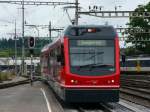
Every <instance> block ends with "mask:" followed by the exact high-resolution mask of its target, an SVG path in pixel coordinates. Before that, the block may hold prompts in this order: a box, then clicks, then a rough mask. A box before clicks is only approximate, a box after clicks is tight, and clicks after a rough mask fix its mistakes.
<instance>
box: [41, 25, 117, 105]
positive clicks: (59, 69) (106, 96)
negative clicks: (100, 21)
mask: <svg viewBox="0 0 150 112" xmlns="http://www.w3.org/2000/svg"><path fill="white" fill-rule="evenodd" d="M119 60H120V58H119V40H118V36H117V33H116V31H115V29H114V28H113V27H112V26H98V25H89V26H68V28H67V29H66V30H65V31H64V33H63V35H62V36H61V37H59V38H58V39H57V40H56V41H55V42H53V43H50V44H48V45H46V46H45V47H44V48H43V49H42V51H41V72H42V75H43V77H44V78H45V79H46V81H47V82H48V83H49V84H50V85H51V87H52V88H53V89H54V91H55V92H56V94H57V95H58V96H59V97H60V98H61V99H63V100H64V101H66V102H94V103H96V102H118V101H119V87H120V65H119Z"/></svg>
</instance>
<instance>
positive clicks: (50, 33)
mask: <svg viewBox="0 0 150 112" xmlns="http://www.w3.org/2000/svg"><path fill="white" fill-rule="evenodd" d="M51 27H52V25H51V21H50V22H49V43H50V42H51V40H52V38H51V36H52V32H51Z"/></svg>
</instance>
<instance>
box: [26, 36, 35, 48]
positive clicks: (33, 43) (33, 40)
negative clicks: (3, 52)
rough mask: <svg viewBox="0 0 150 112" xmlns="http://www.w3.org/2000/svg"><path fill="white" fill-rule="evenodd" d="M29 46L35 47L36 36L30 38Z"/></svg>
mask: <svg viewBox="0 0 150 112" xmlns="http://www.w3.org/2000/svg"><path fill="white" fill-rule="evenodd" d="M28 46H29V48H30V49H32V48H34V46H35V38H34V37H30V38H29V40H28Z"/></svg>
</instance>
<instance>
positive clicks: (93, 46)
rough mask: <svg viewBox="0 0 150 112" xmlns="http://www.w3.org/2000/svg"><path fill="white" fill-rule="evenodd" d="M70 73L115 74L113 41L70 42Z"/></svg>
mask: <svg viewBox="0 0 150 112" xmlns="http://www.w3.org/2000/svg"><path fill="white" fill-rule="evenodd" d="M70 66H71V71H72V73H77V74H80V75H93V76H95V75H101V74H110V73H113V72H115V54H114V41H113V40H92V39H91V40H70Z"/></svg>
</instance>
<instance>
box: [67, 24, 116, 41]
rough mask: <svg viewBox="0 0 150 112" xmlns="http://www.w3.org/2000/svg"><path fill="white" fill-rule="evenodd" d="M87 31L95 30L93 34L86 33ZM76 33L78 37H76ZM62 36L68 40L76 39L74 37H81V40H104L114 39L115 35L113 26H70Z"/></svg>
mask: <svg viewBox="0 0 150 112" xmlns="http://www.w3.org/2000/svg"><path fill="white" fill-rule="evenodd" d="M87 29H95V32H94V33H89V32H86V31H87ZM77 33H78V35H77ZM64 34H65V35H66V36H68V38H76V36H82V37H83V38H84V37H86V38H87V39H88V38H91V37H92V38H93V39H94V38H104V39H113V38H115V37H116V35H117V33H116V30H115V28H114V27H113V26H106V25H78V26H73V25H70V26H68V27H67V28H66V30H65V32H64Z"/></svg>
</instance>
